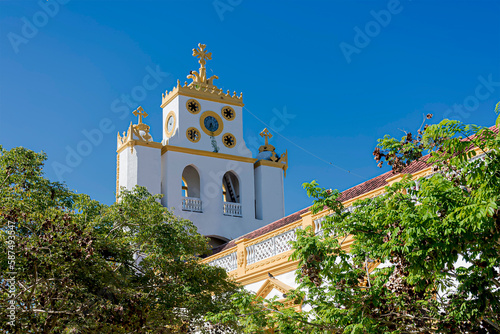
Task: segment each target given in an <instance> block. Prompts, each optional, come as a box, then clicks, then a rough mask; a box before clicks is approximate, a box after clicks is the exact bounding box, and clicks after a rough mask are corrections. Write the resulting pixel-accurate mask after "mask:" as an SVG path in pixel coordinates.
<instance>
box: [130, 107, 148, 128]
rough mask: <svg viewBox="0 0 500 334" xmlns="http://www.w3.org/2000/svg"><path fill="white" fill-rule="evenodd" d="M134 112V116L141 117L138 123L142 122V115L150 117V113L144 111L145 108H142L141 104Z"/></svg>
mask: <svg viewBox="0 0 500 334" xmlns="http://www.w3.org/2000/svg"><path fill="white" fill-rule="evenodd" d="M137 110H139V111H137ZM132 114H134V116H138V117H139V123H137V124H142V117H144V118H146V117H148V113H147V112H145V111H144V109H142V107H141V106H139V108H137V109H136V110H134V111H133V112H132Z"/></svg>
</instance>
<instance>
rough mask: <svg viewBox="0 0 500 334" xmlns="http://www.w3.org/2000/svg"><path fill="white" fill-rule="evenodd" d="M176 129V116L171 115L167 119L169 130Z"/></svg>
mask: <svg viewBox="0 0 500 334" xmlns="http://www.w3.org/2000/svg"><path fill="white" fill-rule="evenodd" d="M173 129H174V117H173V116H170V117H169V118H168V121H167V131H168V132H172V130H173Z"/></svg>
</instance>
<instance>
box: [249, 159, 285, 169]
mask: <svg viewBox="0 0 500 334" xmlns="http://www.w3.org/2000/svg"><path fill="white" fill-rule="evenodd" d="M259 166H269V167H276V168H284V167H285V164H283V163H281V162H274V161H269V160H259V161H257V162H256V163H255V164H254V165H253V167H254V168H257V167H259Z"/></svg>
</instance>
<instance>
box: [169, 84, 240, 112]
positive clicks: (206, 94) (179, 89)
mask: <svg viewBox="0 0 500 334" xmlns="http://www.w3.org/2000/svg"><path fill="white" fill-rule="evenodd" d="M178 95H183V96H188V97H194V98H198V99H204V100H209V101H214V102H224V103H226V104H230V105H233V106H240V107H243V106H244V103H243V93H240V95H239V96H238V95H236V92H234V93H233V94H232V95H231V93H230V92H229V90H228V91H227V92H226V93H224V92H223V91H222V88H217V87H215V86H205V85H193V84H189V85H188V84H187V82H185V83H184V86H182V85H181V83H180V81H179V80H177V86H176V87H174V88H173V89H172V90H171V91H170V92H169V91H165V94H163V95H162V102H161V108H164V107H165V106H166V105H167V104H169V103H170V102H171V101H172V100H173V99H175V98H176V97H177V96H178Z"/></svg>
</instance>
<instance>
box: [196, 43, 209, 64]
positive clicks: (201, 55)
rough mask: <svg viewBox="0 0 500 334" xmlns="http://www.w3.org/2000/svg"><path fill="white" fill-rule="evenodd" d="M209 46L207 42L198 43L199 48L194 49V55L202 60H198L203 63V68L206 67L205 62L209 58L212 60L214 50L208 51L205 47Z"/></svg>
mask: <svg viewBox="0 0 500 334" xmlns="http://www.w3.org/2000/svg"><path fill="white" fill-rule="evenodd" d="M206 47H207V45H206V44H201V43H198V48H199V49H193V57H198V58H200V60H199V61H198V62H199V63H200V65H201V67H202V68H204V67H205V64H206V63H207V61H206V60H207V59H208V60H212V52H207V50H205V48H206Z"/></svg>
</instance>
